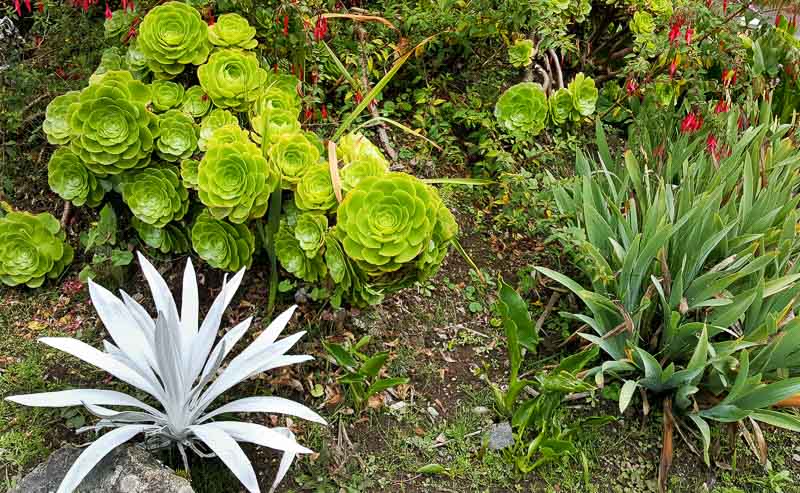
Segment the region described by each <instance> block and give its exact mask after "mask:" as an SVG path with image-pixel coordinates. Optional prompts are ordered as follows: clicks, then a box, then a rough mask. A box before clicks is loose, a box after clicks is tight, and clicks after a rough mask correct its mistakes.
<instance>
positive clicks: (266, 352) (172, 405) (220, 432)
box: [6, 254, 325, 493]
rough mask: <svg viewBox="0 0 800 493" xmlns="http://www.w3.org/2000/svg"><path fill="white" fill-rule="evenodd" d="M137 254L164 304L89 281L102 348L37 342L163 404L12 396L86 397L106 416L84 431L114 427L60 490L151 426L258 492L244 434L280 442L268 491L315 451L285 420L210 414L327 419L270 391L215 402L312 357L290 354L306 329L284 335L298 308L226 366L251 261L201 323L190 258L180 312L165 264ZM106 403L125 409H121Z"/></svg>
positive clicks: (108, 393) (121, 397) (61, 402)
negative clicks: (226, 320)
mask: <svg viewBox="0 0 800 493" xmlns="http://www.w3.org/2000/svg"><path fill="white" fill-rule="evenodd" d="M139 262H140V264H141V266H142V270H143V272H144V276H145V278H146V279H147V283H148V284H149V286H150V290H151V291H152V294H153V300H154V302H155V306H156V309H157V311H158V317H157V318H156V319H155V320H154V319H152V318H151V317H150V315H148V313H147V311H146V310H145V309H144V308H143V307H142V306H141V305H140V304H139V303H137V302H136V301H134V300H133V299H132V298H131V297H130V296H128V295H127V294H126V293H125V292H121V295H122V299H121V300H120V299H119V298H117V297H116V296H114V295H113V294H112V293H111V292H109V291H108V290H106V289H105V288H103V287H102V286H99V285H97V284H95V283H93V282H91V281H89V293H90V295H91V298H92V302H93V303H94V306H95V308H96V309H97V313H98V315H99V316H100V319H101V320H102V321H103V324H104V325H105V326H106V329H107V330H108V333H109V334H110V335H111V338H112V339H113V341H114V342H113V343H112V342H110V341H103V343H104V346H105V347H104V349H105V351H100V350H97V349H95V348H93V347H91V346H89V345H87V344H85V343H83V342H81V341H79V340H77V339H72V338H68V337H44V338H41V339H39V341H40V342H42V343H44V344H47V345H48V346H52V347H54V348H56V349H59V350H61V351H64V352H66V353H69V354H71V355H73V356H75V357H77V358H80V359H82V360H84V361H86V362H87V363H90V364H92V365H94V366H96V367H98V368H101V369H103V370H105V371H107V372H108V373H110V374H111V375H113V376H115V377H117V378H118V379H120V380H122V381H124V382H126V383H128V384H130V385H132V386H134V387H136V388H139V389H141V390H143V391H144V392H146V393H148V394H149V395H151V396H152V397H153V398H154V399H155V400H156V401H158V402H159V403H160V404H161V406H162V408H163V411H162V410H158V409H156V408H155V407H152V406H150V405H148V404H146V403H144V402H142V401H140V400H139V399H136V398H134V397H132V396H129V395H127V394H124V393H122V392H116V391H112V390H97V389H84V390H64V391H60V392H46V393H40V394H29V395H16V396H11V397H7V398H6V400H9V401H12V402H16V403H18V404H22V405H25V406H38V407H62V406H80V405H82V406H85V407H86V409H87V410H89V412H91V413H92V414H94V415H96V416H98V417H100V421H99V422H98V423H97V424H96V425H94V426H89V427H86V428H84V429H82V430H79V431H88V430H96V431H99V430H101V429H103V428H112V430H111V431H109V432H107V433H106V434H104V435H102V436H101V437H100V438H98V439H97V440H96V441H94V442H93V443H92V444H91V445H90V446H89V447H88V448H87V449H86V450H85V451H84V452H83V453H82V454H81V455H80V457H78V459H77V460H76V461H75V463H74V465H73V466H72V467H71V468H70V470H69V471H68V472H67V475H66V476H65V477H64V480H63V481H62V482H61V485H60V487H59V489H58V493H71V492H72V491H73V490H75V489H76V488H77V487H78V485H79V484H80V482H81V480H82V479H83V478H84V477H85V476H86V475H87V474H88V473H89V472H90V471H91V470H92V468H93V467H94V466H95V465H96V464H97V463H98V462H99V461H100V460H101V459H102V458H103V457H104V456H106V455H107V454H108V453H109V452H111V451H112V450H113V449H114V448H115V447H117V446H119V445H121V444H123V443H125V442H127V441H128V440H130V439H131V438H133V437H134V436H136V435H138V434H140V433H141V434H144V436H145V440H146V443H147V444H148V446H150V447H151V448H160V447H166V446H169V445H171V444H175V445H177V448H178V450H179V451H180V453H181V456H182V457H183V461H184V464H185V465H186V466H187V467H188V461H187V458H186V450H185V449H186V448H189V449H191V450H192V451H194V452H195V453H197V454H199V455H200V456H204V457H207V456H213V455H216V456H217V457H219V458H220V459H221V460H222V462H223V463H225V465H226V466H227V467H228V468H230V470H231V471H232V472H233V473H234V474H235V475H236V477H237V478H238V479H239V481H241V482H242V484H243V485H244V486H245V487H246V488H247V490H248V491H250V492H258V491H259V486H258V481H257V479H256V473H255V471H254V470H253V466H252V464H251V463H250V461H249V459H248V458H247V456H246V455H245V453H244V452H243V451H242V449H241V447H240V446H239V444H238V443H237V442H250V443H254V444H256V445H261V446H264V447H269V448H272V449H276V450H280V451H282V452H283V458H282V460H281V462H280V466H279V468H278V473H277V475H276V478H275V481H274V483H273V485H272V489H271V490H270V491H274V490H275V488H276V487H277V486H278V484H279V483H280V481H281V480H282V479H283V477H284V476H285V475H286V472H287V471H288V469H289V466H290V465H291V463H292V461H293V460H294V458H295V456H296V455H297V454H303V453H310V452H311V451H310V450H309V449H307V448H305V447H303V446H301V445H299V444H298V443H297V442H296V441H295V438H294V434H293V433H292V432H291V431H290V430H289V429H288V428H267V427H266V426H261V425H258V424H254V423H246V422H239V421H214V420H213V418H215V417H217V416H220V415H223V414H228V413H240V412H246V413H253V412H260V413H275V414H286V415H290V416H296V417H299V418H303V419H307V420H310V421H315V422H317V423H321V424H325V420H324V419H322V418H321V417H320V416H319V415H318V414H317V413H315V412H314V411H312V410H311V409H309V408H307V407H306V406H303V405H302V404H299V403H297V402H294V401H291V400H288V399H283V398H280V397H271V396H269V397H267V396H265V397H247V398H244V399H240V400H236V401H233V402H231V403H229V404H225V405H223V406H221V407H218V408H216V409H214V410H213V411H209V410H208V408H209V407H210V406H211V404H212V403H213V402H214V400H215V399H216V398H217V397H219V396H220V395H221V394H222V393H223V392H225V391H226V390H228V389H230V388H231V387H233V386H234V385H236V384H238V383H239V382H241V381H243V380H245V379H247V378H248V377H251V376H253V375H256V374H258V373H261V372H265V371H268V370H271V369H274V368H278V367H282V366H286V365H291V364H294V363H301V362H304V361H308V360H310V359H312V357H311V356H305V355H287V354H285V353H286V352H287V351H288V350H289V349H290V348H291V347H292V346H293V345H294V344H295V343H296V342H297V341H298V340H299V339H300V338H301V337H302V336H303V334H305V332H298V333H297V334H293V335H291V336H288V337H286V338H283V339H281V340H277V338H278V336H279V335H280V334H281V332H282V331H283V329H284V328H285V327H286V324H287V323H288V322H289V319H290V318H291V317H292V314H293V313H294V309H295V308H296V307H294V306H293V307H291V308H289V309H288V310H286V311H285V312H283V313H281V314H280V315H279V316H278V317H277V318H276V319H275V320H274V321H273V322H272V323H271V324H270V325H269V327H267V329H266V330H264V332H262V333H261V334H260V335H259V336H258V337H257V338H256V339H255V340H254V341H253V342H252V344H250V346H248V347H247V348H246V349H245V350H244V351H242V352H241V353H240V354H239V355H238V356H236V357H235V358H233V359H232V360H231V361H230V363H228V364H227V365H226V366H225V367H224V369H222V370H221V371H220V368H221V367H222V362H223V360H224V359H225V357H226V356H227V355H228V353H229V352H230V350H231V349H232V348H233V346H234V345H235V344H236V343H237V342H238V341H239V340H240V339H241V337H242V336H243V335H244V334H245V332H246V331H247V329H248V328H249V327H250V323H251V321H252V318H248V319H247V320H245V321H244V322H242V323H240V324H239V325H237V326H236V327H234V328H233V329H231V330H230V331H228V332H227V333H226V334H225V335H224V336H223V337H222V338H221V339H220V340H219V342H217V343H216V345H215V344H214V342H215V340H216V338H217V331H218V329H219V326H220V323H221V321H222V313H223V312H224V311H225V309H226V308H227V306H228V304H229V303H230V301H231V299H232V298H233V295H234V293H235V292H236V290H237V289H238V287H239V284H240V283H241V281H242V277H243V276H244V269H242V270H241V271H239V272H238V273H237V274H236V275H235V276H233V278H232V279H231V280H230V282H227V277H226V279H225V281H223V285H222V291H221V292H220V293H219V295H218V296H217V298H216V300H215V301H214V303H213V305H212V306H211V309H210V310H209V312H208V313H207V314H206V318H205V320H204V321H203V322H202V324H200V323H199V302H198V292H197V280H196V277H195V272H194V268H193V267H192V263H191V261H189V262H187V264H186V270H185V271H184V276H183V297H182V302H181V312H180V314H179V313H178V308H177V305H176V304H175V300H174V299H173V297H172V294H171V293H170V291H169V288H168V287H167V283H166V282H165V281H164V279H163V278H162V277H161V276H160V275H159V274H158V271H157V270H156V269H155V268H154V267H153V266H152V265H151V264H150V262H148V261H147V259H146V258H144V257H143V256H142V255H141V254H140V255H139ZM105 406H121V407H123V408H128V409H127V410H114V409H110V408H108V407H105ZM130 408H135V409H136V410H135V411H134V410H130ZM199 444H204V448H206V449H207V450H208V451H210V452H204V451H202V450H200V448H199V447H198V445H199Z"/></svg>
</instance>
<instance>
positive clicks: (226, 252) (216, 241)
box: [192, 211, 256, 272]
mask: <svg viewBox="0 0 800 493" xmlns="http://www.w3.org/2000/svg"><path fill="white" fill-rule="evenodd" d="M255 247H256V242H255V237H254V236H253V233H252V232H251V231H250V229H249V228H248V227H247V226H246V225H244V224H232V223H229V222H228V221H225V220H223V219H216V218H215V217H214V216H212V215H211V214H210V213H209V212H208V211H203V212H202V213H200V215H199V216H197V219H195V222H194V225H193V226H192V248H194V251H195V252H197V254H198V255H199V256H200V258H202V259H203V260H205V261H206V262H208V265H210V266H211V267H214V268H216V269H222V270H227V271H230V272H235V271H237V270H239V269H241V268H243V267H250V264H251V263H252V262H253V252H254V251H255Z"/></svg>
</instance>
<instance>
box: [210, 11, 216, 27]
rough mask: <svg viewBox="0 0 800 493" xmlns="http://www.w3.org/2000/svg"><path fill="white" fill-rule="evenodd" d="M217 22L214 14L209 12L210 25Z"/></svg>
mask: <svg viewBox="0 0 800 493" xmlns="http://www.w3.org/2000/svg"><path fill="white" fill-rule="evenodd" d="M216 23H217V21H216V20H215V19H214V14H212V13H209V14H208V25H209V26H213V25H214V24H216Z"/></svg>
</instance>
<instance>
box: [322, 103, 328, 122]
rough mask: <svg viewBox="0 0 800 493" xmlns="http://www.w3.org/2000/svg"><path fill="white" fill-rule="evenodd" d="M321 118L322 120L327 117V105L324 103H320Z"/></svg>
mask: <svg viewBox="0 0 800 493" xmlns="http://www.w3.org/2000/svg"><path fill="white" fill-rule="evenodd" d="M322 119H323V120H327V119H328V105H325V104H323V105H322Z"/></svg>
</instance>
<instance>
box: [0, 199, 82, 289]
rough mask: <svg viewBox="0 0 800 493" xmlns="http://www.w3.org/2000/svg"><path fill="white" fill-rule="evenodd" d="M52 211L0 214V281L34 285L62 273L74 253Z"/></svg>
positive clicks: (10, 284) (9, 284)
mask: <svg viewBox="0 0 800 493" xmlns="http://www.w3.org/2000/svg"><path fill="white" fill-rule="evenodd" d="M65 239H66V234H65V233H64V231H62V230H61V225H60V224H59V223H58V221H57V220H56V218H54V217H53V216H52V215H51V214H48V213H42V214H37V215H33V214H28V213H27V212H9V213H8V214H6V215H5V216H4V217H0V281H2V282H3V284H6V285H8V286H18V285H20V284H25V285H26V286H28V287H31V288H37V287H39V286H41V285H42V283H44V281H45V279H46V278H51V279H53V278H56V277H58V276H60V275H61V273H62V272H64V269H65V268H66V266H67V265H69V263H70V262H72V257H73V254H74V252H73V251H72V247H70V246H69V245H68V244H66V243H65V241H64V240H65Z"/></svg>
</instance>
